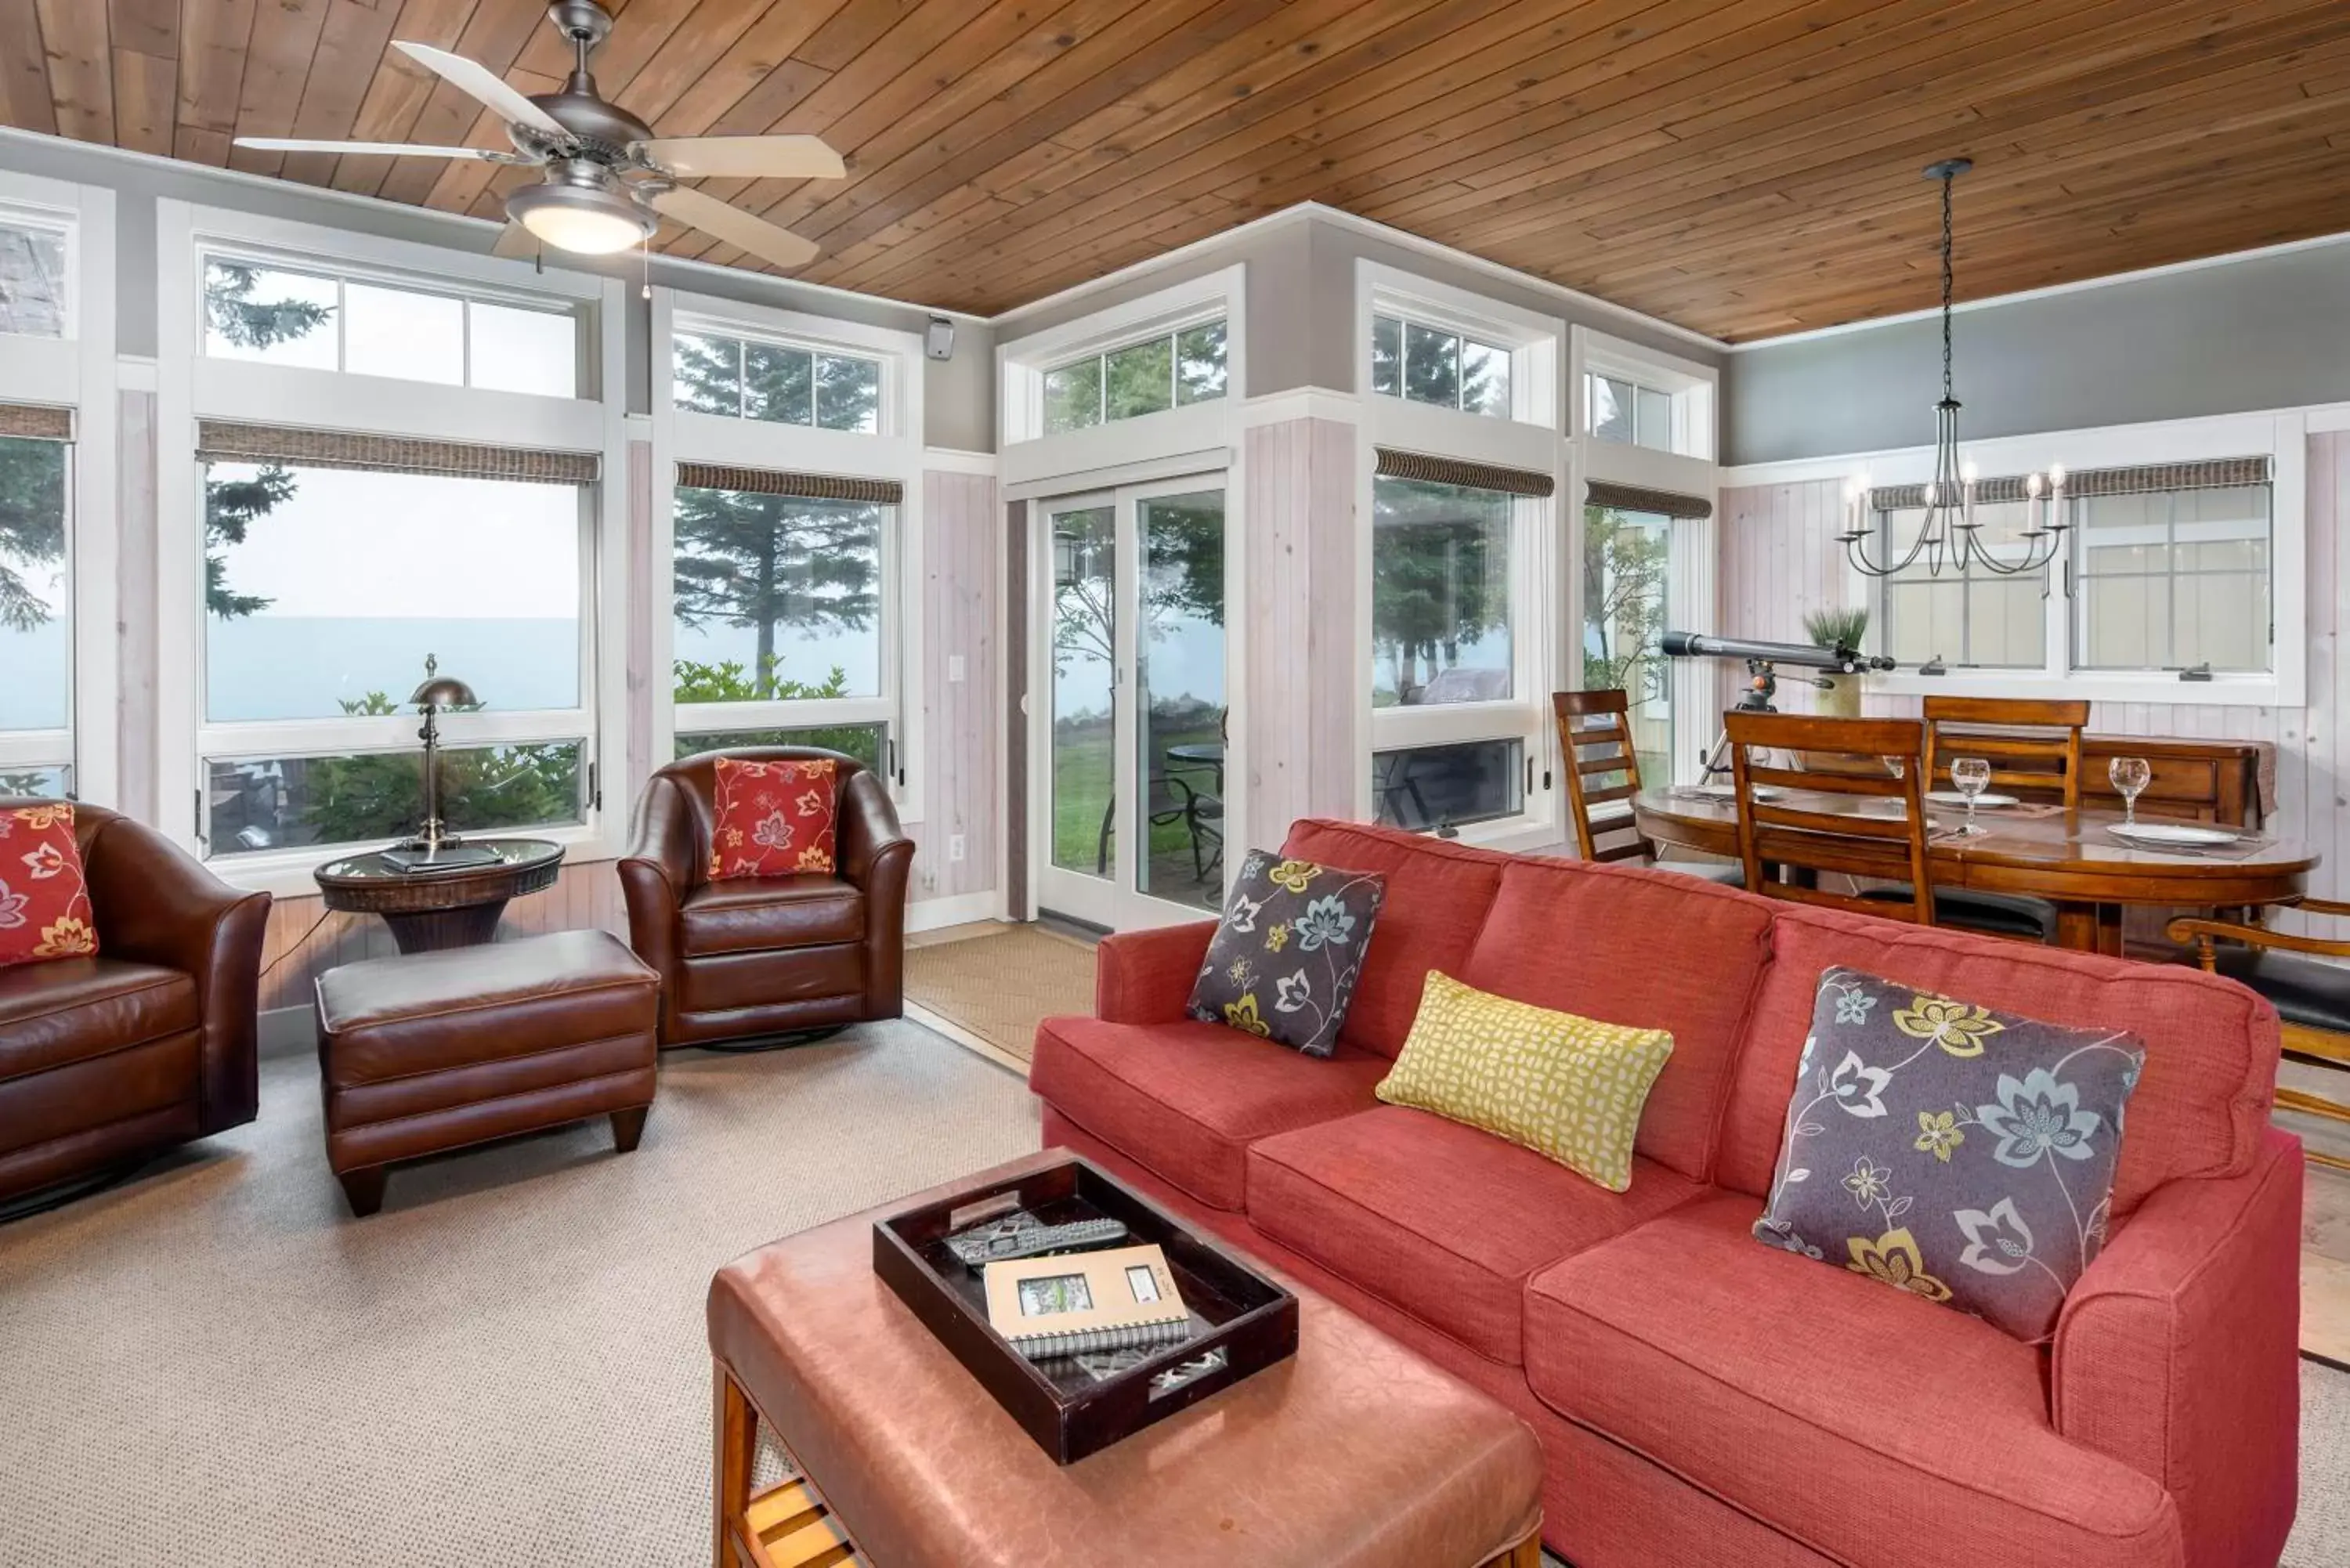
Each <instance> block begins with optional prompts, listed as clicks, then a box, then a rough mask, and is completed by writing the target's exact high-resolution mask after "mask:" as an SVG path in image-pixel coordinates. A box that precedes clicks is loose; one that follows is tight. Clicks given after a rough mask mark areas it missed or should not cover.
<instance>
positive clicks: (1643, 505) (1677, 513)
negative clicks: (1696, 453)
mask: <svg viewBox="0 0 2350 1568" xmlns="http://www.w3.org/2000/svg"><path fill="white" fill-rule="evenodd" d="M1584 499H1585V500H1586V501H1587V502H1589V503H1590V504H1592V505H1594V506H1612V507H1614V508H1616V509H1617V511H1619V512H1647V513H1652V514H1659V515H1662V516H1666V517H1711V516H1712V515H1713V503H1712V502H1711V501H1708V500H1707V499H1706V498H1705V497H1704V496H1702V495H1683V494H1682V493H1680V492H1679V491H1677V490H1645V489H1643V488H1641V487H1640V486H1639V485H1637V484H1617V483H1615V482H1613V481H1612V480H1606V479H1595V480H1592V481H1590V482H1589V483H1586V484H1585V486H1584Z"/></svg>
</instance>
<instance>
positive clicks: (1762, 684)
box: [1698, 659, 1779, 784]
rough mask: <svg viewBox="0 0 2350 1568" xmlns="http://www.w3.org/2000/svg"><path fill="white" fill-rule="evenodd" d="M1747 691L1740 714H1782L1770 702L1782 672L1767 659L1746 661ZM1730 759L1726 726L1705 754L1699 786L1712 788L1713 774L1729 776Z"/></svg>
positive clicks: (1775, 692)
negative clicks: (1706, 785)
mask: <svg viewBox="0 0 2350 1568" xmlns="http://www.w3.org/2000/svg"><path fill="white" fill-rule="evenodd" d="M1746 674H1747V681H1746V691H1745V694H1744V695H1743V696H1742V697H1740V698H1739V699H1738V711H1739V712H1742V713H1775V712H1777V711H1779V710H1778V709H1776V708H1774V707H1773V706H1772V705H1771V699H1772V698H1773V697H1776V696H1777V695H1778V694H1779V671H1778V670H1776V669H1774V668H1773V665H1772V663H1771V661H1770V660H1769V659H1748V660H1747V661H1746ZM1729 756H1730V727H1729V726H1728V725H1727V724H1725V725H1723V726H1722V728H1721V733H1720V734H1718V735H1716V736H1715V737H1714V739H1713V744H1712V746H1711V748H1709V749H1708V750H1707V752H1706V753H1705V772H1704V774H1703V775H1702V776H1701V777H1700V778H1699V780H1698V783H1700V784H1711V783H1712V782H1713V775H1714V774H1726V773H1728V772H1730V763H1729V761H1728V760H1727V759H1728V758H1729Z"/></svg>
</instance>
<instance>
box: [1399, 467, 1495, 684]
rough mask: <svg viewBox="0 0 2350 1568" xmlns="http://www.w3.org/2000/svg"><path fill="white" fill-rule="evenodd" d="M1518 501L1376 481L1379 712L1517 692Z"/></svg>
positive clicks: (1421, 483)
mask: <svg viewBox="0 0 2350 1568" xmlns="http://www.w3.org/2000/svg"><path fill="white" fill-rule="evenodd" d="M1513 499H1514V498H1513V497H1512V496H1510V495H1509V494H1507V493H1503V492H1502V491H1498V490H1478V489H1471V488H1469V487H1467V486H1465V485H1459V484H1445V483H1435V482H1432V481H1429V480H1419V479H1403V478H1394V477H1390V476H1388V475H1385V474H1382V475H1380V476H1379V477H1378V479H1376V480H1374V481H1373V483H1372V488H1371V507H1372V512H1371V705H1372V706H1373V707H1374V708H1390V707H1399V706H1400V707H1411V706H1417V705H1421V704H1429V703H1442V702H1492V701H1503V700H1506V699H1508V698H1509V697H1510V696H1511V695H1512V691H1511V680H1512V668H1511V657H1510V655H1511V641H1510V631H1511V628H1510V533H1511V510H1512V507H1513Z"/></svg>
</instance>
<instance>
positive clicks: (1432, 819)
mask: <svg viewBox="0 0 2350 1568" xmlns="http://www.w3.org/2000/svg"><path fill="white" fill-rule="evenodd" d="M1524 774H1525V742H1523V741H1470V742H1463V743H1461V744H1458V745H1450V746H1418V747H1414V748H1411V749H1409V750H1407V751H1394V752H1374V753H1371V802H1372V807H1373V810H1374V811H1375V812H1376V813H1377V814H1378V820H1379V821H1381V822H1383V823H1386V824H1387V825H1388V826H1391V827H1403V828H1409V829H1413V830H1415V831H1417V830H1419V829H1423V828H1431V827H1443V826H1453V827H1461V826H1467V825H1468V824H1470V823H1472V822H1491V821H1493V820H1494V819H1495V818H1497V817H1503V816H1515V815H1518V813H1519V812H1521V811H1523V810H1524V809H1525V777H1524Z"/></svg>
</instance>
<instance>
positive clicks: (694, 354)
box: [670, 332, 743, 420]
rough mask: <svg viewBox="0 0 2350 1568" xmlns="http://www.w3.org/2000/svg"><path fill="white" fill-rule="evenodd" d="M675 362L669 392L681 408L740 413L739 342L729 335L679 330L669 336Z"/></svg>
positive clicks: (730, 415) (731, 416)
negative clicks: (711, 335)
mask: <svg viewBox="0 0 2350 1568" xmlns="http://www.w3.org/2000/svg"><path fill="white" fill-rule="evenodd" d="M671 347H672V350H673V352H674V356H675V359H676V365H675V369H674V372H673V375H674V380H673V382H672V389H671V393H670V396H671V399H672V400H674V401H675V402H676V404H677V406H678V407H679V408H681V409H685V410H691V412H694V413H697V414H723V415H725V416H726V417H727V418H728V419H730V420H731V419H738V418H740V417H741V416H742V413H743V345H742V343H741V341H740V340H739V339H736V338H733V337H702V336H699V335H696V334H694V333H691V332H681V333H678V334H677V335H676V337H673V338H671Z"/></svg>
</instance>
